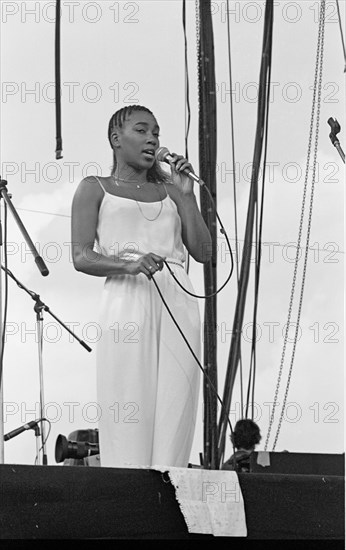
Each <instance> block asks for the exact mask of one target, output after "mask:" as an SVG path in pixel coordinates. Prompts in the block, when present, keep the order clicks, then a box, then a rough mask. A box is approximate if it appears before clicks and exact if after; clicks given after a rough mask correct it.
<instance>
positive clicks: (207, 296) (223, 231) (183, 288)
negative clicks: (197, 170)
mask: <svg viewBox="0 0 346 550" xmlns="http://www.w3.org/2000/svg"><path fill="white" fill-rule="evenodd" d="M202 188H203V189H206V191H207V192H208V194H209V197H210V199H211V203H212V205H213V208H214V210H215V214H216V217H217V219H218V222H219V224H220V227H221V229H220V233H222V234H223V235H224V236H225V239H226V242H227V245H228V249H229V252H230V255H231V270H230V272H229V274H228V277H227V279H226V281H225V282H224V283H223V285H222V286H221V287H220V288H219V289H218V290H216V291H215V292H213V293H212V294H208V295H206V296H201V295H199V294H194V293H193V292H190V291H189V290H187V289H186V288H185V287H183V285H182V284H181V283H180V282H179V281H178V279H177V278H176V276H175V275H174V273H173V271H172V270H171V268H170V267H169V265H168V263H167V262H166V261H165V260H164V264H165V265H166V267H167V269H168V271H169V272H170V274H171V275H172V277H173V279H174V280H175V282H176V283H177V284H178V285H179V286H180V288H181V289H182V290H183V291H184V292H186V294H189V295H190V296H193V297H194V298H203V299H207V298H212V297H213V296H216V294H218V293H219V292H221V290H222V289H223V288H224V287H225V286H226V285H227V283H228V281H229V280H230V278H231V277H232V274H233V269H234V260H233V253H232V248H231V244H230V242H229V238H228V235H227V232H226V230H225V228H224V226H223V223H222V221H221V219H220V216H219V214H218V212H217V210H216V207H215V202H214V199H213V196H212V194H211V193H210V191H209V189H208V187H207V186H206V185H205V184H204V185H202Z"/></svg>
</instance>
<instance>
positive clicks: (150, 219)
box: [113, 175, 163, 222]
mask: <svg viewBox="0 0 346 550" xmlns="http://www.w3.org/2000/svg"><path fill="white" fill-rule="evenodd" d="M113 177H114V182H115V185H116V186H117V187H119V183H118V182H117V180H116V178H115V175H114V176H113ZM118 179H120V178H118ZM120 181H124V182H130V181H131V180H121V179H120ZM146 183H148V182H146V181H145V182H144V183H142V184H141V185H140V184H138V185H136V187H137V189H141V187H143V186H144V185H145V184H146ZM159 196H160V195H159ZM133 199H134V201H135V202H136V204H137V206H138V209H139V211H140V213H141V214H142V216H143V218H145V219H146V220H148V221H149V222H153V221H155V220H157V218H158V217H159V216H160V214H161V212H162V208H163V202H162V199H161V197H160V202H161V204H160V210H159V212H158V214H157V215H156V216H155V218H148V217H147V216H145V215H144V214H143V210H142V208H141V207H140V204H139V202H138V201H137V200H136V198H135V197H133ZM149 204H150V203H149Z"/></svg>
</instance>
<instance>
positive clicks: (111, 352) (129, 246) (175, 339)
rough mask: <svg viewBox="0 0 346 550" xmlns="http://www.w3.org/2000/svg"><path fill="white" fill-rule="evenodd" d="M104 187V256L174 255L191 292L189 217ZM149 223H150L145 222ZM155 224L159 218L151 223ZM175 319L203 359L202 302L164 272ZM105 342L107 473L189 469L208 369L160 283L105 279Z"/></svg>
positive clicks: (100, 232)
mask: <svg viewBox="0 0 346 550" xmlns="http://www.w3.org/2000/svg"><path fill="white" fill-rule="evenodd" d="M98 182H99V184H100V185H101V187H102V189H103V190H104V193H105V194H104V197H103V201H102V203H101V206H100V210H99V221H98V226H97V246H98V247H99V248H100V250H101V252H102V254H104V255H108V256H118V255H120V257H121V256H122V255H123V254H124V253H127V252H130V253H131V251H134V252H137V253H148V252H153V253H155V254H158V255H160V256H166V261H167V262H169V265H170V268H171V270H172V271H173V272H174V274H175V277H176V278H177V279H178V280H179V282H180V284H181V285H182V286H183V287H184V288H186V289H187V290H189V291H190V292H193V287H192V285H191V282H190V279H189V277H188V275H187V274H186V272H185V269H184V267H183V262H184V261H185V252H184V246H183V242H182V238H181V220H180V216H179V214H178V211H177V207H176V205H175V203H174V201H173V200H172V199H171V198H170V197H169V195H168V194H167V196H166V197H165V199H163V201H162V210H161V213H160V215H159V216H158V217H157V219H154V218H155V217H156V216H157V215H158V213H159V212H160V208H161V201H157V202H151V203H146V202H140V201H137V202H138V204H137V203H136V201H135V200H132V199H127V198H124V197H118V196H115V195H112V194H110V193H108V192H106V191H105V189H104V188H103V186H102V184H101V182H100V181H99V180H98ZM144 216H145V217H144ZM146 218H149V219H151V220H152V221H149V219H146ZM115 261H116V259H115ZM154 278H155V281H156V283H157V285H158V287H159V289H160V291H161V293H162V295H163V298H164V299H165V301H166V303H167V305H168V307H169V308H170V310H171V312H172V314H173V316H174V318H175V320H176V321H177V323H178V324H179V326H180V328H181V330H182V332H183V334H184V335H185V337H186V339H187V341H188V342H189V344H190V346H191V347H192V349H193V351H194V353H195V354H196V356H197V357H198V359H200V347H201V346H200V335H201V331H200V329H201V326H200V314H199V306H198V303H197V300H196V299H195V298H193V297H192V296H189V295H188V294H187V293H185V292H184V291H183V290H182V289H181V288H180V287H179V285H178V284H177V283H176V281H175V280H174V279H173V277H172V276H171V275H170V273H169V271H168V269H167V267H166V266H164V267H163V270H162V271H158V272H156V273H155V275H154ZM99 321H100V326H101V330H102V333H101V338H100V340H99V342H98V345H97V399H98V404H99V406H100V409H99V410H100V418H99V446H100V461H101V466H107V467H119V468H136V467H138V466H140V467H143V466H148V467H150V466H153V465H155V464H156V465H167V466H176V467H187V465H188V462H189V456H190V452H191V447H192V442H193V436H194V430H195V423H196V414H197V405H198V395H199V380H200V367H199V366H198V364H197V362H196V360H195V358H194V357H193V355H192V353H191V351H190V350H189V348H188V346H187V344H186V342H185V341H184V339H183V337H182V335H181V334H180V332H179V331H178V328H177V327H176V326H175V324H174V322H173V320H172V318H171V317H170V315H169V313H168V311H167V309H166V307H165V305H164V304H163V301H162V299H161V297H160V295H159V293H158V291H157V288H156V287H155V284H154V282H153V281H152V280H148V278H147V277H146V276H145V275H144V274H142V273H141V274H139V275H137V276H133V275H117V276H113V277H108V278H107V279H106V282H105V286H104V290H103V294H102V297H101V304H100V315H99Z"/></svg>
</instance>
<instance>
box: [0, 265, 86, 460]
mask: <svg viewBox="0 0 346 550" xmlns="http://www.w3.org/2000/svg"><path fill="white" fill-rule="evenodd" d="M1 269H3V270H4V271H5V272H6V273H7V274H8V275H9V276H10V277H11V278H12V279H13V280H14V281H15V282H16V283H17V285H18V286H19V288H21V289H23V290H25V292H27V294H29V295H30V296H31V298H32V299H33V300H34V302H35V305H34V311H35V312H36V331H37V342H38V360H39V376H40V417H41V418H44V403H45V401H44V385H43V360H42V344H43V311H47V312H48V313H49V314H50V315H51V316H52V317H53V318H54V319H55V320H56V321H58V323H59V324H60V325H61V326H62V327H63V328H64V329H66V330H67V332H69V333H70V334H72V336H73V337H74V338H75V339H76V340H78V342H79V343H80V344H81V345H82V346H83V347H84V348H85V349H86V350H87V351H92V350H91V348H90V347H89V346H88V345H87V344H86V343H85V342H84V341H83V340H81V339H80V338H79V337H78V336H77V335H76V334H75V333H74V332H73V331H72V330H70V329H69V328H68V327H67V326H66V325H65V323H63V322H62V321H61V320H60V319H59V318H58V317H57V316H56V315H54V313H52V312H51V310H50V308H49V307H48V306H47V305H46V304H45V303H44V302H42V300H41V298H40V296H39V295H38V294H36V293H35V292H33V291H32V290H29V289H27V288H26V287H25V286H24V285H23V284H22V283H21V282H20V281H18V279H17V278H16V277H15V276H14V275H13V273H11V271H10V270H9V269H7V268H5V267H3V266H1ZM45 439H46V437H45V429H44V423H42V428H41V441H42V442H41V449H42V457H43V460H42V464H47V463H48V462H47V455H46V452H45V444H46V441H45Z"/></svg>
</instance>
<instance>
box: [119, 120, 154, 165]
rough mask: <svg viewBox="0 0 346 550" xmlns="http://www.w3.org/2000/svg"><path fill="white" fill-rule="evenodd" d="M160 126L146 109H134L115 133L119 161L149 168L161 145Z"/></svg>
mask: <svg viewBox="0 0 346 550" xmlns="http://www.w3.org/2000/svg"><path fill="white" fill-rule="evenodd" d="M159 131H160V128H159V126H158V124H157V121H156V119H155V117H154V116H153V115H151V114H150V113H147V112H146V111H134V112H132V113H131V115H130V116H129V117H127V118H126V120H125V122H124V125H123V127H122V128H120V129H119V130H117V131H115V132H114V134H115V135H116V138H115V139H114V134H113V145H114V147H115V151H116V156H117V162H121V161H122V162H124V163H126V164H128V165H129V166H131V167H133V168H135V169H137V170H138V169H139V170H149V168H151V167H152V166H153V164H154V162H155V151H156V149H157V148H158V147H159V144H160V142H159Z"/></svg>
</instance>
